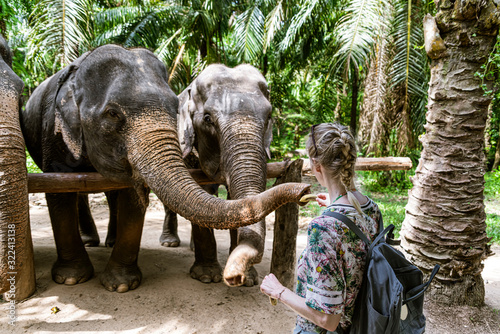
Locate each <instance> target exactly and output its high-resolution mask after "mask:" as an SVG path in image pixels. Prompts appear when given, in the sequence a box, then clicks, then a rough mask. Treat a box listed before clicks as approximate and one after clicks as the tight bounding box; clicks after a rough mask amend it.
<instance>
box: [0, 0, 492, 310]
mask: <svg viewBox="0 0 500 334" xmlns="http://www.w3.org/2000/svg"><path fill="white" fill-rule="evenodd" d="M0 9H1V11H0V33H2V34H3V35H4V36H5V37H6V39H7V40H8V41H9V45H10V46H11V48H12V50H13V53H14V62H13V68H14V71H15V72H16V73H17V74H18V75H19V76H20V77H21V79H22V80H23V81H24V83H25V92H24V100H25V102H26V101H27V99H28V98H29V96H30V94H31V93H32V92H33V90H34V89H35V88H36V87H37V86H38V85H39V84H41V83H42V82H43V81H44V80H45V79H46V78H48V77H49V76H51V75H52V74H54V73H56V72H57V71H58V70H60V69H61V68H63V67H65V66H66V65H67V64H69V63H70V62H71V61H73V60H74V59H76V58H77V57H78V56H79V55H81V54H83V53H84V52H86V51H88V50H92V49H94V48H96V47H98V46H100V45H104V44H108V43H116V44H120V45H123V46H125V47H146V48H148V49H150V50H152V51H153V52H154V53H155V54H156V55H157V56H158V58H159V59H160V60H162V61H163V62H164V64H165V65H166V67H167V69H168V71H169V73H170V77H169V84H170V86H171V87H172V89H173V90H174V92H175V93H177V94H179V93H180V92H182V90H183V89H184V88H185V87H187V86H188V85H189V84H190V82H191V81H192V80H193V79H194V78H196V76H197V75H198V74H199V73H200V72H201V71H202V70H203V69H204V68H205V67H206V66H207V65H209V64H211V63H223V64H226V65H228V66H236V65H237V64H240V63H250V64H252V65H254V66H256V67H257V68H258V69H259V70H260V71H261V72H262V73H263V74H264V76H265V77H266V79H267V82H268V84H269V88H270V95H271V103H272V105H273V122H274V133H273V135H274V140H273V142H272V145H271V151H272V154H273V160H279V161H281V160H283V159H285V158H294V157H298V156H301V153H303V148H304V142H305V138H306V135H307V133H308V132H309V129H310V127H311V125H313V124H316V123H320V122H331V121H339V122H341V123H343V124H349V126H350V128H351V130H352V131H353V133H355V134H356V137H357V141H358V149H359V155H360V156H363V157H384V156H407V157H410V158H411V159H412V162H413V168H412V170H410V171H390V172H358V173H357V175H358V183H359V184H360V186H361V187H362V189H363V191H364V192H366V193H367V195H369V196H371V197H372V198H373V199H375V200H376V201H377V203H379V205H380V207H381V209H382V212H383V214H384V220H385V222H386V223H393V224H395V225H396V228H397V230H398V231H399V229H400V228H401V224H402V222H403V220H404V219H405V206H406V204H407V202H408V190H409V189H411V188H412V186H413V185H412V182H411V177H412V176H413V175H414V174H415V168H416V166H417V165H418V161H419V158H420V153H421V151H422V149H423V148H422V144H421V142H420V141H419V138H421V136H422V135H424V134H425V128H424V124H425V115H426V111H427V108H426V104H427V101H428V96H427V92H428V85H429V79H430V60H429V59H428V57H427V55H426V52H425V50H424V36H423V26H422V20H423V17H424V16H425V15H426V14H427V13H430V14H431V15H435V14H436V6H435V4H434V1H429V0H411V1H408V0H382V1H369V0H336V1H334V0H301V1H299V0H241V1H239V0H233V1H230V0H205V1H202V0H164V1H160V0H151V1H147V0H144V1H135V0H121V1H120V0H38V1H28V0H0ZM499 67H500V38H498V39H497V42H496V44H495V46H494V48H493V51H492V52H491V54H490V56H489V58H488V60H487V62H486V64H485V65H484V66H482V68H481V70H480V71H478V72H477V73H476V78H477V80H478V81H479V82H485V81H486V80H488V81H493V82H494V84H493V88H491V85H487V84H484V85H482V86H483V88H484V94H485V95H489V96H491V97H492V98H493V100H492V103H491V104H490V107H489V112H488V122H487V127H486V130H485V136H484V140H485V152H484V153H485V156H486V161H485V164H486V169H487V172H486V174H485V184H484V204H485V211H486V225H487V228H486V233H487V235H488V237H490V238H491V240H490V241H489V244H490V245H493V248H494V249H495V247H498V246H497V245H498V244H499V243H500V200H499V199H498V198H499V196H498V195H499V193H500V170H499V169H498V167H499V164H500V143H499V141H500V92H499V90H498V87H499V85H500V79H499ZM28 171H29V172H32V173H33V172H39V170H38V169H37V167H36V166H35V164H34V163H33V162H32V160H31V159H30V158H29V157H28ZM319 212H320V209H319V207H317V206H313V205H309V206H307V207H306V208H303V209H301V215H302V216H303V217H304V218H308V217H314V216H315V215H317V214H318V213H319ZM494 311H495V310H494ZM496 312H497V313H496V315H497V316H498V310H496Z"/></svg>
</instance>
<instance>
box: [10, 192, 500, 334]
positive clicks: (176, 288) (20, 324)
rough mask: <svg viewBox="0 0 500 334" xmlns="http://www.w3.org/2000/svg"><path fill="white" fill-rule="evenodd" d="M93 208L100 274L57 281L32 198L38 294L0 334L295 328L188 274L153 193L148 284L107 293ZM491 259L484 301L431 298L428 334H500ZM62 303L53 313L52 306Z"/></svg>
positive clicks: (42, 211)
mask: <svg viewBox="0 0 500 334" xmlns="http://www.w3.org/2000/svg"><path fill="white" fill-rule="evenodd" d="M91 203H92V211H93V213H94V218H95V221H96V224H97V226H98V229H99V232H100V238H101V246H100V247H97V248H89V249H88V252H89V255H90V258H91V260H92V262H93V264H94V269H95V274H96V277H94V278H93V279H91V280H90V281H88V282H85V283H83V284H78V285H75V286H65V285H59V284H56V283H54V282H53V281H52V279H51V277H50V268H51V266H52V263H53V262H54V261H55V259H56V251H55V244H54V239H53V236H52V230H51V226H50V220H49V215H48V212H47V207H46V203H45V199H44V196H43V195H41V194H37V195H30V206H31V209H30V214H31V226H32V233H33V243H34V249H35V265H36V278H37V291H36V293H35V295H34V296H33V297H31V298H29V299H28V300H26V301H24V302H22V303H20V304H18V305H16V306H17V307H16V312H17V317H18V318H17V322H16V323H15V325H14V326H11V325H9V324H8V323H7V310H6V306H5V304H3V305H2V304H0V309H1V311H0V333H5V332H7V333H9V332H10V333H96V332H99V333H189V334H194V333H198V334H201V333H253V334H257V333H260V334H264V333H270V334H271V333H272V334H280V333H290V332H291V330H292V329H293V327H294V322H295V315H294V313H293V312H292V311H291V310H289V309H288V308H287V307H285V306H284V305H282V304H279V305H278V306H274V307H273V306H271V305H270V303H269V300H268V298H267V297H266V296H264V295H263V294H262V293H260V291H259V288H258V286H254V287H251V288H247V287H241V288H229V287H227V286H226V285H224V284H223V283H218V284H203V283H201V282H199V281H196V280H193V279H191V278H190V276H189V268H190V266H191V265H192V263H193V260H194V254H193V253H192V251H191V250H190V249H189V239H190V230H191V228H190V224H189V223H188V222H187V221H185V220H183V219H180V221H179V235H180V238H181V246H180V247H178V248H164V247H161V246H160V245H159V242H158V238H159V236H160V232H161V228H162V223H163V217H164V213H163V207H162V206H161V205H160V203H159V201H158V200H157V199H156V198H155V197H154V195H152V204H151V205H150V207H149V209H148V212H147V216H146V222H145V226H144V232H143V236H142V243H141V252H140V254H139V265H140V267H141V270H142V273H143V281H142V285H141V286H140V287H139V288H137V289H136V290H133V291H129V292H127V293H123V294H119V293H116V292H108V291H106V290H105V289H104V288H103V287H102V286H101V285H100V283H99V279H98V278H97V275H99V274H100V272H101V271H102V270H103V269H104V267H105V265H106V261H107V259H108V257H109V255H110V252H111V249H109V248H105V247H103V246H102V244H103V241H104V239H105V237H106V235H105V234H106V228H107V219H108V212H107V206H106V203H105V197H104V196H103V195H102V194H95V195H91ZM272 221H273V217H272V215H271V216H269V217H268V218H267V222H268V233H267V238H266V250H265V255H264V259H263V262H262V263H260V264H258V265H256V268H257V270H258V272H259V274H260V276H261V278H262V277H263V276H264V275H266V274H267V273H268V271H269V267H270V256H271V246H272V235H273V232H272ZM216 238H217V242H218V245H219V247H218V251H219V261H220V263H221V265H224V263H225V262H226V259H227V256H228V248H229V233H228V232H227V231H216ZM305 243H306V235H305V232H304V230H302V231H301V232H300V233H299V236H298V239H297V254H300V252H301V251H302V249H303V248H304V246H305ZM494 251H495V253H496V255H495V256H493V257H490V258H488V259H487V260H486V261H485V270H484V272H483V277H484V279H485V283H486V284H485V287H486V306H484V307H481V308H472V307H458V308H457V307H452V308H450V307H443V306H441V305H434V304H432V303H430V302H426V310H425V312H426V316H427V330H426V333H460V332H464V333H500V315H499V312H500V311H499V310H500V247H498V246H497V247H495V248H494ZM53 307H58V308H59V310H60V311H59V312H57V313H55V314H53V313H52V311H51V309H52V308H53Z"/></svg>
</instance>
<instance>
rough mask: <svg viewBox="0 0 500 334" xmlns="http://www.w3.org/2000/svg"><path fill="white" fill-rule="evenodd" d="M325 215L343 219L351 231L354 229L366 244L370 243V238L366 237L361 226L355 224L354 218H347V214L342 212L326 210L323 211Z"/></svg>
mask: <svg viewBox="0 0 500 334" xmlns="http://www.w3.org/2000/svg"><path fill="white" fill-rule="evenodd" d="M322 215H323V216H330V217H333V218H337V219H338V220H340V221H342V222H343V223H344V224H346V225H347V227H349V229H350V230H351V231H353V232H354V233H356V235H357V236H358V237H359V238H360V239H361V240H363V242H364V243H365V244H366V245H368V246H369V245H370V244H371V242H370V240H368V238H367V237H366V235H365V234H364V233H363V232H361V230H360V229H359V227H357V226H356V224H354V222H353V221H352V220H350V219H349V218H347V217H346V216H345V215H343V214H341V213H338V212H332V211H325V212H323V213H322Z"/></svg>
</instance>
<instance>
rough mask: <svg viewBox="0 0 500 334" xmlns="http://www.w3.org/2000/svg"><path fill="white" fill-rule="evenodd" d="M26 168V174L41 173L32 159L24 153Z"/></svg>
mask: <svg viewBox="0 0 500 334" xmlns="http://www.w3.org/2000/svg"><path fill="white" fill-rule="evenodd" d="M26 168H27V169H28V173H41V172H42V171H41V170H40V168H38V166H37V165H36V164H35V162H34V161H33V158H32V157H31V156H30V155H29V153H28V151H26Z"/></svg>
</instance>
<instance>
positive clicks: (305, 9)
mask: <svg viewBox="0 0 500 334" xmlns="http://www.w3.org/2000/svg"><path fill="white" fill-rule="evenodd" d="M320 5H321V1H320V0H306V1H305V3H304V4H303V5H301V7H300V10H299V12H298V13H297V14H295V15H294V16H293V17H292V20H291V23H290V26H289V27H288V29H287V32H286V35H285V37H284V38H283V40H282V41H281V42H280V46H279V49H280V50H281V51H282V52H283V51H285V50H287V49H288V48H290V46H292V44H293V43H294V42H295V41H296V39H297V37H298V36H299V34H300V31H301V30H302V29H303V27H304V25H305V24H306V23H307V22H311V21H312V20H313V19H316V15H313V14H317V15H320V13H322V12H323V11H321V6H320Z"/></svg>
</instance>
